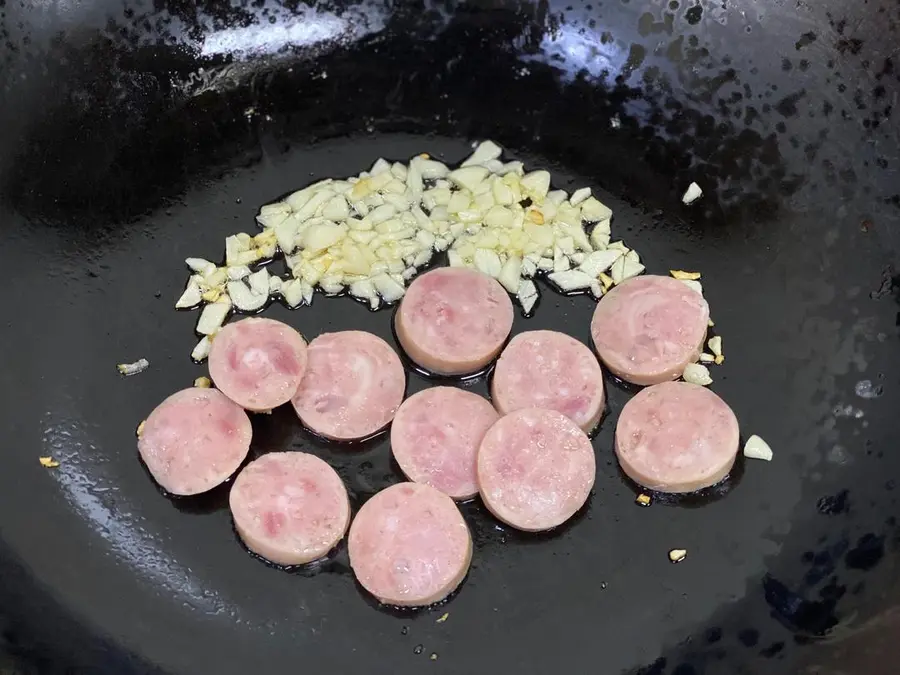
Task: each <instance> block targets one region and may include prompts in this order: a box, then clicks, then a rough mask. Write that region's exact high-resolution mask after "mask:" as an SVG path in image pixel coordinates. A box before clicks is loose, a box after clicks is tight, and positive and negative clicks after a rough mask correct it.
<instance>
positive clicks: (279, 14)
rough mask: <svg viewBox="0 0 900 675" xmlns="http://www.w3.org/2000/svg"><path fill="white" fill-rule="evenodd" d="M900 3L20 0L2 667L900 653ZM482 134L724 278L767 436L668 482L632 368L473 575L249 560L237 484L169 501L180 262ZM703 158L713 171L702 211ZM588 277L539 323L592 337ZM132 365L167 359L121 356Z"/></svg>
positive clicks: (343, 323) (260, 425)
mask: <svg viewBox="0 0 900 675" xmlns="http://www.w3.org/2000/svg"><path fill="white" fill-rule="evenodd" d="M898 22H900V5H898V4H897V3H895V2H889V1H888V0H870V2H868V3H840V2H818V3H807V2H804V1H803V0H798V1H797V2H793V1H790V2H774V1H772V2H750V1H749V0H728V1H725V0H723V1H721V2H720V1H719V0H716V2H708V1H706V0H703V1H702V2H700V3H699V4H698V3H697V2H696V0H692V2H690V3H685V2H684V1H683V0H673V1H672V2H665V3H661V2H656V1H654V2H637V1H636V0H604V1H602V2H600V1H598V0H594V1H593V2H591V3H588V4H582V3H580V2H576V1H575V0H572V1H571V4H568V3H566V2H555V1H553V2H548V1H547V0H542V1H541V2H535V3H532V2H528V1H526V0H522V1H519V2H515V1H510V2H499V1H498V2H488V1H484V2H478V1H475V2H469V3H464V4H456V3H453V2H431V1H425V2H408V3H403V2H375V1H372V2H361V3H353V2H325V3H318V4H317V5H315V6H312V7H308V6H306V5H295V3H290V4H289V6H282V5H280V4H277V3H273V2H265V1H264V0H261V1H260V2H252V3H241V4H240V5H238V4H237V3H236V4H235V5H233V6H226V5H224V4H218V3H212V2H204V3H199V4H197V5H194V4H192V3H187V2H175V1H172V2H166V1H165V0H158V1H157V2H155V3H150V2H131V1H130V0H129V1H127V2H121V1H120V0H97V1H96V2H90V1H88V2H83V3H76V2H68V1H66V2H62V1H61V2H58V3H48V2H37V0H26V1H25V2H5V3H4V2H0V27H2V32H0V84H2V94H0V96H2V105H0V130H2V131H0V223H2V232H3V239H2V240H0V269H2V270H3V273H4V291H3V297H4V305H5V310H6V312H5V315H6V318H5V320H4V321H3V323H2V324H0V345H2V348H3V361H2V365H0V382H2V393H3V405H2V408H0V432H2V435H0V437H2V439H3V448H2V456H3V460H2V470H0V570H2V575H0V617H2V623H0V626H2V627H3V633H2V636H3V644H4V651H5V652H6V653H7V655H8V659H9V660H10V664H9V666H8V668H9V669H11V670H12V672H25V673H28V672H42V673H43V672H49V673H55V672H68V673H115V674H116V675H126V674H128V673H167V674H168V673H172V674H179V675H180V674H186V673H217V674H221V675H226V674H230V673H246V672H259V673H287V672H294V671H296V670H299V669H310V668H315V669H316V670H317V671H328V672H337V673H342V674H346V675H350V674H351V673H367V674H371V673H390V674H392V675H399V674H401V673H413V672H416V673H418V672H423V671H425V670H429V671H430V672H435V673H454V674H474V673H488V672H491V673H494V672H515V673H520V674H522V675H525V674H526V673H527V674H530V673H540V674H545V673H548V672H555V671H557V670H558V671H565V672H573V673H643V674H644V675H649V674H650V673H652V674H654V675H661V674H667V675H675V674H677V675H689V674H699V673H707V674H708V673H729V674H734V673H756V672H760V671H762V670H765V671H766V672H769V673H798V672H800V673H822V674H829V675H837V674H838V673H849V672H853V673H887V672H891V673H893V672H895V668H894V667H893V666H892V657H893V649H892V644H891V642H892V641H891V639H890V635H891V631H892V630H896V629H897V628H898V624H900V618H898V617H900V614H898V613H897V611H896V610H895V609H894V606H895V604H896V601H897V598H898V584H897V580H898V574H897V569H896V568H897V564H898V558H897V554H896V550H897V535H898V528H897V521H896V512H897V506H896V499H897V497H896V495H897V491H896V490H895V486H896V481H897V480H898V479H900V455H898V453H897V447H898V439H900V426H898V422H897V413H896V411H897V410H898V405H900V352H898V350H897V339H898V335H897V327H896V326H897V322H898V319H897V316H898V313H897V312H898V308H897V296H896V294H895V291H894V285H893V284H894V280H893V276H892V275H893V268H892V267H891V265H892V264H894V263H895V262H896V258H897V234H896V232H897V229H896V228H897V220H898V214H900V210H898V209H900V196H898V190H900V188H898V183H897V168H898V162H900V147H898V146H900V144H898V138H897V137H898V134H897V128H898V127H897V123H896V121H895V119H896V111H895V108H896V104H897V93H898V90H900V85H898V73H897V72H896V71H895V65H894V64H895V61H896V60H897V59H896V52H897V44H898V36H900V32H898V29H897V26H898ZM482 138H492V139H494V140H496V141H497V142H499V143H501V144H502V145H503V146H504V147H505V148H506V149H507V152H508V154H509V156H510V157H515V158H520V159H523V160H524V161H526V162H527V163H529V164H531V165H534V166H547V167H549V168H550V169H551V170H552V172H553V176H554V181H555V183H556V185H558V186H559V187H563V188H571V187H572V186H573V185H576V184H577V185H582V184H587V185H590V186H592V187H593V188H594V189H595V190H596V191H597V192H598V193H599V194H600V195H601V196H602V198H603V201H605V202H607V203H609V204H610V205H611V206H612V208H613V209H614V211H615V214H616V215H615V222H614V228H615V229H616V231H617V232H618V234H619V235H621V236H623V237H624V238H625V239H626V241H628V242H632V243H633V244H634V245H635V246H636V247H637V248H638V249H639V250H640V251H641V253H642V255H643V258H644V259H645V260H646V261H647V264H648V268H649V270H650V271H654V272H662V273H665V271H666V270H668V269H669V268H686V269H693V268H696V269H700V270H702V272H703V273H704V283H705V288H706V295H707V298H708V299H709V301H710V305H711V307H712V315H713V318H714V319H715V321H716V328H717V330H718V331H719V333H720V334H722V335H723V336H724V338H725V345H726V353H727V358H728V360H727V362H726V364H725V365H724V366H723V367H722V368H721V369H718V370H716V371H715V377H716V382H715V384H714V389H715V390H716V391H717V392H718V393H720V394H721V395H722V396H723V397H724V398H725V399H726V400H728V401H729V402H730V403H731V405H732V406H733V407H734V409H735V411H736V413H737V415H738V417H739V419H740V421H741V426H742V432H743V434H744V436H748V435H749V434H752V433H758V434H760V435H762V436H763V437H764V438H766V439H767V440H768V441H769V443H770V444H771V445H772V447H773V448H774V449H775V460H774V461H773V462H772V463H771V464H768V463H764V462H751V461H746V462H744V461H742V462H741V463H740V465H739V467H738V469H737V471H736V473H735V475H734V476H733V477H732V479H731V481H730V483H729V484H728V490H727V491H725V492H719V493H715V494H713V495H709V496H707V497H706V498H701V499H695V500H688V501H687V502H679V503H672V504H668V503H656V504H654V505H653V506H652V507H651V508H649V509H642V508H640V507H638V506H636V505H635V504H634V493H633V491H632V487H631V486H630V485H629V484H628V483H627V482H626V481H625V479H624V478H623V477H622V476H621V475H620V473H619V472H618V470H617V467H616V464H615V461H614V458H613V456H612V449H611V448H612V445H611V439H612V431H613V429H614V426H615V419H616V416H617V414H618V411H619V410H621V407H622V405H623V403H624V402H625V401H626V400H628V397H629V396H630V395H631V394H630V392H628V391H626V390H624V389H622V388H620V387H618V385H616V384H615V383H613V382H609V383H608V385H609V393H610V413H609V415H608V416H607V418H606V421H605V423H604V424H603V427H602V429H601V431H600V433H599V435H598V436H597V437H596V439H595V441H594V443H595V448H596V451H597V453H598V458H599V462H598V466H599V471H598V477H597V484H596V488H595V490H594V493H593V495H592V498H591V499H590V502H589V504H588V506H587V508H586V509H585V510H584V511H583V513H582V514H581V515H580V516H579V518H577V519H576V521H575V522H573V523H571V524H570V525H569V526H567V527H564V528H562V529H561V530H560V531H559V532H555V533H551V534H549V535H544V536H524V535H521V534H517V533H515V532H512V531H509V530H508V529H506V528H503V527H500V526H498V525H497V523H496V521H494V520H493V519H491V518H490V517H489V516H488V515H487V514H486V513H485V511H484V509H483V507H482V506H481V505H480V504H479V503H477V502H476V503H472V504H469V505H467V506H465V507H464V512H465V516H466V518H467V520H468V522H469V524H470V526H471V528H472V531H473V535H474V538H475V542H476V551H475V560H474V564H473V568H472V570H471V573H470V575H469V577H468V579H467V580H466V582H465V583H464V584H463V586H462V588H461V589H460V591H459V593H458V594H456V595H455V596H454V597H453V598H452V599H451V600H450V601H449V602H448V603H447V604H445V605H444V606H442V607H440V608H437V609H433V610H421V611H415V612H404V613H396V612H390V611H385V610H383V609H380V608H378V607H376V606H375V605H374V604H373V603H372V602H370V601H369V600H368V598H367V597H366V596H365V595H364V594H363V592H362V591H361V590H360V589H359V588H358V587H357V586H356V584H355V583H354V580H353V578H352V575H351V574H350V572H349V568H348V565H347V560H346V552H345V550H344V549H339V550H338V551H337V553H336V554H335V555H333V556H332V557H330V558H329V559H328V560H326V561H324V562H322V563H321V564H319V565H317V566H314V567H313V568H311V569H304V570H302V571H299V572H294V573H289V572H285V571H282V570H277V569H274V568H271V567H267V566H266V565H265V564H264V563H262V562H261V561H259V560H257V559H254V558H252V557H251V556H250V555H248V554H247V553H246V552H245V551H244V550H243V549H242V547H241V546H240V545H239V544H238V542H237V539H236V537H235V535H234V533H233V531H232V528H231V522H230V517H229V514H228V511H227V508H226V501H225V500H226V497H227V486H226V487H225V488H223V489H219V490H216V491H214V492H213V493H211V494H209V495H207V496H205V497H203V498H199V499H194V500H181V501H177V502H173V501H171V500H169V499H167V498H166V497H165V496H163V495H161V494H159V492H158V491H157V489H156V487H155V486H154V484H153V482H152V480H151V479H150V478H149V476H148V475H147V474H146V472H145V470H144V469H143V468H142V466H141V464H140V462H139V461H138V459H137V455H136V451H135V440H134V428H135V425H136V423H137V422H138V421H139V420H141V419H142V418H143V417H144V416H146V414H147V413H148V411H149V410H150V409H152V407H153V406H154V405H155V404H156V403H157V402H158V401H160V400H161V399H162V398H163V397H164V396H166V395H167V394H168V393H170V392H172V391H174V390H175V389H178V388H181V387H184V386H187V384H188V383H190V382H191V381H192V380H193V379H194V378H195V377H197V376H198V375H200V374H203V373H204V372H205V369H204V368H203V367H202V366H197V365H193V364H192V363H191V362H190V360H189V358H188V354H189V352H190V349H191V347H192V346H193V342H194V340H195V336H194V335H193V332H192V329H193V325H194V322H195V320H196V314H195V313H178V312H176V311H175V310H174V309H173V308H172V304H173V302H174V299H175V298H176V297H177V295H178V293H179V292H180V290H181V288H182V285H183V283H184V279H185V270H184V268H183V262H182V261H183V259H184V258H185V257H187V256H190V255H205V256H213V257H215V256H218V255H220V254H221V247H222V239H223V237H224V236H225V235H227V234H230V233H232V232H236V231H240V230H249V231H252V228H253V216H254V215H255V213H256V211H257V209H258V207H259V206H260V205H261V204H263V203H265V202H267V201H270V200H272V199H274V198H276V197H278V196H279V195H281V194H283V193H285V192H286V191H288V190H291V189H293V188H296V187H298V186H301V185H303V184H305V183H307V182H309V181H311V180H313V179H315V178H319V177H325V176H339V175H347V174H350V173H355V172H358V171H360V170H361V169H363V168H364V167H365V166H367V165H368V164H369V163H370V162H371V161H372V160H374V159H375V158H376V157H378V156H386V157H389V158H392V159H404V160H405V159H407V158H408V157H409V156H410V155H412V154H414V153H418V152H423V151H427V152H429V153H431V154H433V155H436V156H439V157H441V158H443V159H444V160H446V161H449V162H455V161H458V160H459V159H461V158H462V157H463V156H464V155H465V154H466V153H467V152H468V150H469V143H470V141H472V140H474V139H482ZM691 181H697V182H698V183H699V184H700V185H701V186H702V187H703V189H704V192H705V194H704V197H703V199H702V200H701V201H699V202H697V203H696V204H695V205H693V206H691V207H685V206H683V205H682V204H681V202H680V197H681V194H682V192H683V191H684V189H685V188H686V187H687V185H688V184H689V183H690V182H691ZM591 306H592V305H591V302H590V301H589V299H588V298H585V297H580V298H564V297H561V296H559V295H556V294H553V293H552V292H550V291H549V290H545V291H544V295H543V300H542V302H541V305H540V306H539V308H538V311H537V313H536V316H535V317H534V318H533V319H530V320H525V319H522V318H519V319H517V323H516V327H515V330H516V331H518V330H522V329H524V328H525V327H529V328H530V327H550V326H552V327H556V328H560V329H563V330H566V331H567V332H569V333H571V334H572V335H574V336H576V337H578V338H579V339H582V340H585V341H586V340H587V339H588V328H587V326H588V318H589V316H590V311H591ZM268 312H269V315H271V316H274V317H276V318H282V319H284V320H286V321H288V322H289V323H291V324H293V325H295V326H298V327H299V328H301V330H302V331H303V332H304V333H305V334H306V335H307V336H308V337H311V336H315V335H317V334H319V333H321V332H323V331H325V330H335V329H344V328H350V327H361V328H363V329H366V330H371V331H373V332H375V333H378V334H380V335H382V336H383V337H385V338H387V339H391V335H390V325H391V324H390V318H391V317H390V312H389V311H385V312H379V313H370V312H368V311H367V310H366V309H365V308H364V307H362V306H361V305H358V304H356V303H353V302H352V301H350V300H348V299H326V298H323V297H321V296H320V297H317V299H316V301H315V302H314V304H313V306H312V307H311V308H307V309H302V310H298V311H296V312H289V311H288V310H286V309H284V308H282V307H280V306H273V307H272V308H270V309H269V310H268ZM139 357H146V358H147V359H149V361H150V362H151V367H150V369H149V370H148V371H147V372H145V373H143V374H141V375H139V376H136V377H132V378H128V379H123V378H121V377H120V376H119V375H118V374H117V372H116V370H115V364H116V363H119V362H122V361H131V360H134V359H137V358H139ZM866 381H868V382H869V385H866V384H865V382H866ZM860 383H862V384H860ZM426 385H427V382H426V381H425V380H424V379H422V378H418V377H416V376H413V377H412V378H411V382H410V391H415V390H417V389H420V388H422V387H424V386H426ZM474 386H475V387H476V389H477V390H479V391H484V383H483V382H482V383H476V384H475V385H474ZM860 394H862V396H861V395H860ZM254 425H255V439H254V452H255V453H259V452H265V451H267V450H270V449H276V448H284V447H295V448H301V447H306V448H310V447H312V448H314V450H315V451H316V452H318V453H319V454H321V456H323V457H325V458H326V459H328V460H329V461H331V463H332V464H333V465H334V466H335V467H336V468H337V469H338V471H339V472H340V473H341V475H342V477H343V478H344V479H345V482H346V483H347V485H348V488H349V489H350V491H351V494H352V499H353V504H354V508H358V507H359V505H360V504H361V503H362V502H363V501H364V500H365V499H366V498H367V497H369V496H370V495H371V494H373V492H375V491H376V490H378V489H380V488H382V487H384V486H386V485H388V484H390V483H392V482H395V481H397V480H399V479H400V476H399V474H398V473H397V472H396V470H395V468H394V467H393V466H392V465H391V462H390V460H389V452H388V448H387V445H386V442H384V441H381V442H376V443H373V444H372V445H370V446H367V447H366V448H364V449H361V450H352V451H348V450H345V449H335V448H332V447H328V446H326V445H323V444H321V443H317V442H316V441H315V440H314V439H311V438H310V437H308V436H306V435H304V434H303V432H302V431H301V430H300V428H299V426H298V425H297V423H296V422H294V421H293V420H292V419H291V416H290V415H287V414H285V415H280V414H276V415H274V416H272V417H271V418H265V419H256V420H255V421H254ZM44 455H52V456H54V457H56V458H58V459H59V460H60V462H61V465H60V466H59V467H58V468H57V469H52V470H51V469H46V468H44V467H42V466H41V465H40V464H39V462H38V457H39V456H44ZM676 547H677V548H685V549H687V550H688V551H689V554H688V558H687V559H686V560H685V561H684V562H683V563H681V564H679V565H672V564H670V563H669V561H668V558H667V555H666V554H667V551H668V550H669V549H671V548H676ZM445 612H447V613H449V616H448V618H447V620H446V621H444V622H437V621H436V620H437V619H438V617H440V616H441V615H442V614H444V613H445ZM432 655H434V656H432Z"/></svg>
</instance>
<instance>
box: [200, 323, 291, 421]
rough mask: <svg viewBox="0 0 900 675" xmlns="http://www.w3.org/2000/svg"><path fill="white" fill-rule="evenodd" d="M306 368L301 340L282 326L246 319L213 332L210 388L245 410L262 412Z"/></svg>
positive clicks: (287, 394) (284, 397)
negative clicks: (214, 387) (216, 389)
mask: <svg viewBox="0 0 900 675" xmlns="http://www.w3.org/2000/svg"><path fill="white" fill-rule="evenodd" d="M305 370H306V342H305V341H304V340H303V338H302V337H301V336H300V333H298V332H297V331H295V330H294V329H293V328H291V327H290V326H288V325H287V324H284V323H281V322H280V321H275V320H273V319H260V318H249V319H242V320H240V321H236V322H234V323H230V324H228V325H227V326H225V327H224V328H222V330H220V331H219V332H218V333H217V334H216V339H215V340H213V343H212V348H211V349H210V351H209V374H210V376H211V377H212V379H213V382H215V383H216V387H218V388H219V390H220V391H221V392H222V393H223V394H225V395H226V396H227V397H228V398H230V399H231V400H232V401H234V402H235V403H237V404H238V405H240V406H242V407H244V408H246V409H247V410H255V411H267V410H271V409H272V408H277V407H278V406H280V405H281V404H282V403H287V402H288V401H290V400H291V397H292V396H293V395H294V394H296V393H297V388H298V387H299V386H300V380H302V379H303V372H304V371H305Z"/></svg>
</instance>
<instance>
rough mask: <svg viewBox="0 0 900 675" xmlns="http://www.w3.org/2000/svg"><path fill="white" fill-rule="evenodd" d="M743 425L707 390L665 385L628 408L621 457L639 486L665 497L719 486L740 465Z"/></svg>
mask: <svg viewBox="0 0 900 675" xmlns="http://www.w3.org/2000/svg"><path fill="white" fill-rule="evenodd" d="M738 436H739V431H738V421H737V418H736V417H735V416H734V413H733V412H732V410H731V408H730V407H728V404H727V403H725V401H723V400H722V399H721V398H719V397H718V396H717V395H716V394H715V393H713V392H711V391H710V390H709V389H707V388H706V387H701V386H699V385H696V384H689V383H687V382H664V383H662V384H657V385H654V386H652V387H648V388H647V389H644V390H643V391H641V392H640V393H638V394H637V395H636V396H635V397H634V398H633V399H631V400H630V401H629V402H628V403H626V404H625V407H624V408H622V414H621V415H619V422H618V424H617V425H616V456H617V457H618V458H619V464H620V465H621V466H622V471H624V472H625V474H626V475H627V476H629V477H630V478H631V479H632V480H633V481H634V482H635V483H637V484H639V485H643V486H644V487H647V488H650V489H652V490H658V491H660V492H693V491H694V490H699V489H701V488H705V487H709V486H710V485H715V484H716V483H718V482H719V481H720V480H722V479H723V478H725V476H727V475H728V472H729V471H731V467H732V466H733V465H734V460H735V457H736V456H737V451H738V443H739V438H738Z"/></svg>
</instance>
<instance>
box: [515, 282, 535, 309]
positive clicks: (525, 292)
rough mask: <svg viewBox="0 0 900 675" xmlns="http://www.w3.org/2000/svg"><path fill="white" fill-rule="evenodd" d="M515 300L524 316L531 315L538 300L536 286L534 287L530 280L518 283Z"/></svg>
mask: <svg viewBox="0 0 900 675" xmlns="http://www.w3.org/2000/svg"><path fill="white" fill-rule="evenodd" d="M516 298H517V299H518V301H519V304H520V305H522V309H523V310H524V312H525V314H526V315H527V314H531V311H532V310H533V309H534V306H535V304H536V303H537V300H538V291H537V286H535V285H534V282H533V281H531V279H523V280H522V281H521V282H520V283H519V292H518V293H516Z"/></svg>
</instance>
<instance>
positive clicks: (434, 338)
mask: <svg viewBox="0 0 900 675" xmlns="http://www.w3.org/2000/svg"><path fill="white" fill-rule="evenodd" d="M512 323H513V308H512V301H510V299H509V296H508V295H507V293H506V291H505V290H503V286H501V285H500V283H499V282H498V281H497V280H496V279H493V278H491V277H489V276H487V275H486V274H482V273H481V272H478V271H476V270H472V269H467V268H464V267H440V268H438V269H435V270H431V271H430V272H426V273H425V274H423V275H421V276H419V277H416V279H415V280H414V281H413V282H412V283H411V284H410V285H409V288H408V289H407V291H406V295H405V296H403V300H402V301H401V302H400V308H399V309H398V310H397V316H396V319H395V327H396V330H397V339H398V340H399V342H400V346H401V347H403V350H404V351H405V352H406V354H407V355H408V356H409V358H410V359H412V360H413V361H414V362H415V363H417V364H419V365H420V366H422V367H423V368H425V370H428V371H430V372H433V373H438V374H441V375H465V374H468V373H474V372H476V371H478V370H481V369H482V368H484V367H485V366H487V365H488V364H489V363H490V362H491V361H493V360H494V359H495V358H496V357H497V354H499V353H500V349H501V348H502V347H503V343H504V342H505V341H506V338H507V337H508V336H509V331H510V330H511V329H512Z"/></svg>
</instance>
